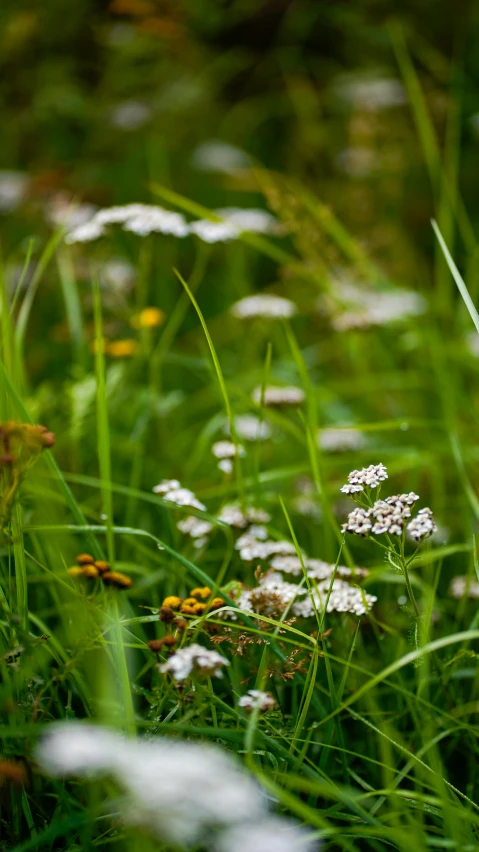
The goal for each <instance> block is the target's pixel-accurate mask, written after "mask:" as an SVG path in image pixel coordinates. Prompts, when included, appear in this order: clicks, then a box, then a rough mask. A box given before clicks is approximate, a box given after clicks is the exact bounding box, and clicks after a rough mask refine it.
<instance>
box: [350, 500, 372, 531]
mask: <svg viewBox="0 0 479 852" xmlns="http://www.w3.org/2000/svg"><path fill="white" fill-rule="evenodd" d="M372 526H373V525H372V522H371V514H370V512H369V511H368V510H367V509H363V508H361V507H358V508H357V509H353V511H352V512H350V513H349V515H348V520H347V521H346V523H344V524H343V526H342V531H343V532H349V533H355V534H356V535H368V533H369V532H370V531H371V529H372Z"/></svg>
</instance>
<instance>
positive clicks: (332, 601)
mask: <svg viewBox="0 0 479 852" xmlns="http://www.w3.org/2000/svg"><path fill="white" fill-rule="evenodd" d="M329 587H330V580H323V581H322V582H321V583H318V584H317V586H316V589H315V590H314V591H313V592H311V593H308V596H307V598H306V599H305V600H303V601H296V602H295V603H294V604H293V607H292V610H293V614H294V615H296V616H298V617H302V618H310V617H311V616H313V615H314V614H315V608H316V610H318V612H321V611H322V610H323V609H324V607H325V604H326V600H327V596H328V590H329ZM313 598H314V604H313ZM376 601H377V597H376V596H375V595H369V594H366V592H364V591H363V589H360V588H358V586H352V585H351V583H347V582H345V581H344V580H340V579H338V578H335V580H334V582H333V585H332V589H331V594H330V596H329V600H328V602H327V606H326V612H351V613H352V614H353V615H365V614H366V613H367V612H369V610H370V609H371V608H372V606H373V604H375V603H376Z"/></svg>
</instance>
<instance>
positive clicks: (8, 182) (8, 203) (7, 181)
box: [0, 171, 30, 213]
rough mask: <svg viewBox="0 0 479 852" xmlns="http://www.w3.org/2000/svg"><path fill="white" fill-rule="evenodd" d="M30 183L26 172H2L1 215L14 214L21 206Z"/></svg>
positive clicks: (0, 187) (0, 191)
mask: <svg viewBox="0 0 479 852" xmlns="http://www.w3.org/2000/svg"><path fill="white" fill-rule="evenodd" d="M29 183H30V178H29V177H28V175H27V174H25V173H24V172H14V171H0V213H12V212H13V211H14V210H16V209H17V207H19V206H20V204H21V203H22V201H23V200H24V198H25V196H26V194H27V191H28V186H29Z"/></svg>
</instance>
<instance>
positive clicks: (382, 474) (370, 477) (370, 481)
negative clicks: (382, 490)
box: [341, 464, 388, 494]
mask: <svg viewBox="0 0 479 852" xmlns="http://www.w3.org/2000/svg"><path fill="white" fill-rule="evenodd" d="M387 478H388V473H387V470H386V468H385V467H384V465H383V464H370V465H369V467H363V468H362V470H352V471H351V473H350V474H349V476H348V481H347V483H346V485H343V487H342V488H341V491H342V492H343V494H355V493H359V492H360V491H364V489H365V488H377V487H378V485H379V483H380V482H384V480H385V479H387Z"/></svg>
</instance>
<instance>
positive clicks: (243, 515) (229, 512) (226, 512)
mask: <svg viewBox="0 0 479 852" xmlns="http://www.w3.org/2000/svg"><path fill="white" fill-rule="evenodd" d="M218 520H219V521H223V523H224V524H228V526H229V527H235V528H236V529H240V530H243V529H246V527H248V526H249V525H250V524H267V523H269V521H270V520H271V515H270V514H269V512H266V511H265V510H264V509H257V508H254V507H252V506H251V507H250V508H248V509H245V510H243V509H241V508H240V507H239V506H237V505H235V504H227V505H226V506H223V508H222V509H221V511H220V513H219V515H218Z"/></svg>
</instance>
